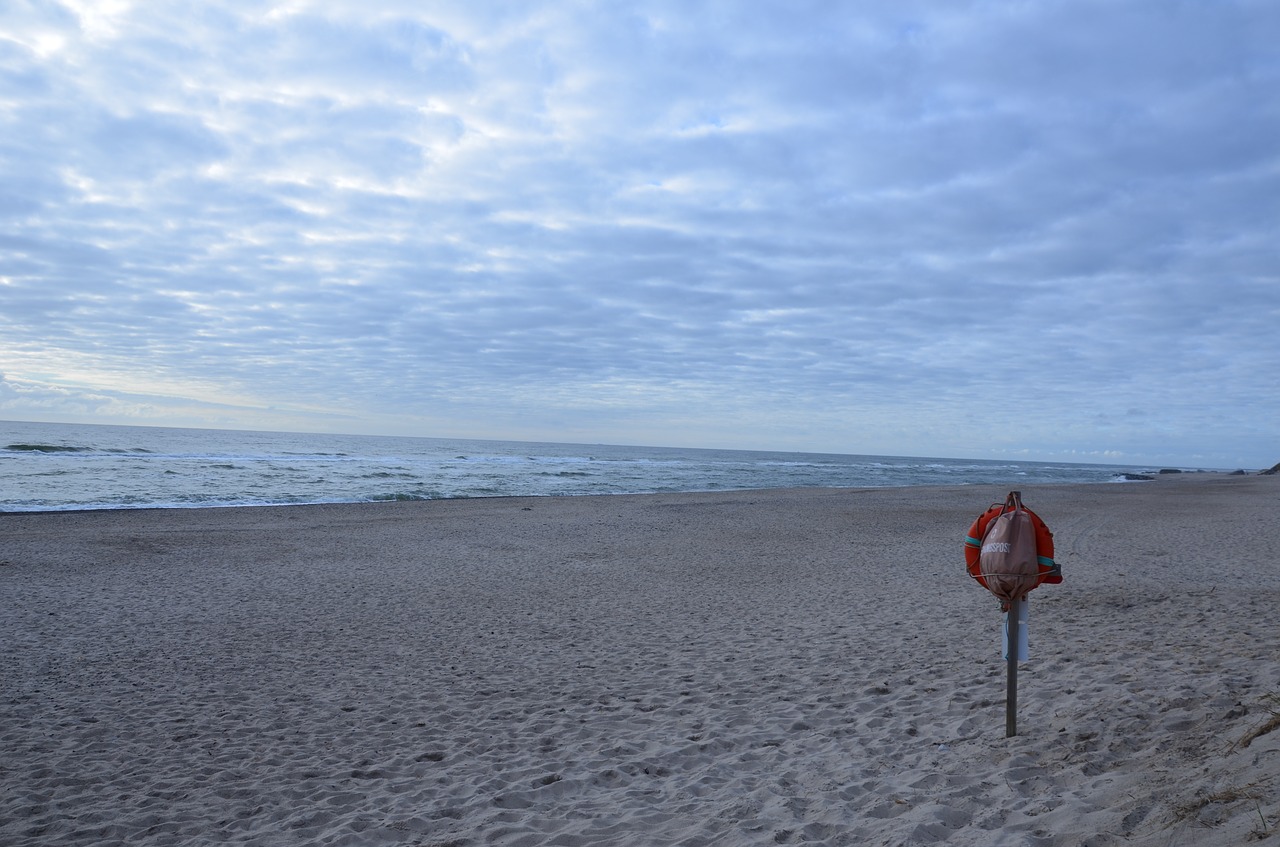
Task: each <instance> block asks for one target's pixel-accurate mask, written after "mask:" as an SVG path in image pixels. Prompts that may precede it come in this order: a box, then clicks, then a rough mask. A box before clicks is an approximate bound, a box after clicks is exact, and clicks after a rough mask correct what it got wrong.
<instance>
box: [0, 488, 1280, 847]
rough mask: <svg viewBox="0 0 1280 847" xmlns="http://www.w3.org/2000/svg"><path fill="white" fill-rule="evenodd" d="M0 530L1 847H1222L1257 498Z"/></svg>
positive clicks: (1252, 774) (914, 497) (41, 523)
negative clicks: (1037, 556)
mask: <svg viewBox="0 0 1280 847" xmlns="http://www.w3.org/2000/svg"><path fill="white" fill-rule="evenodd" d="M1004 493H1005V492H1004V491H1003V490H995V489H992V490H985V489H980V488H976V487H966V488H959V487H957V488H931V489H914V488H912V489H887V490H884V489H882V490H788V491H754V492H734V493H725V494H690V495H670V496H667V495H651V496H624V497H590V498H544V499H494V500H468V501H437V502H430V503H389V504H380V505H348V506H316V507H289V508H254V509H217V510H167V511H116V512H82V513H62V514H7V515H0V528H2V535H0V538H2V544H3V546H2V547H0V560H3V561H4V562H5V564H4V565H3V566H0V610H2V611H0V637H2V638H3V643H4V644H5V649H4V651H3V654H2V655H0V672H2V681H3V684H2V690H0V752H3V757H2V758H0V843H3V844H6V845H12V847H23V845H53V844H57V845H106V844H129V845H185V844H190V845H197V844H260V845H281V844H332V845H435V847H443V845H542V844H547V845H566V847H571V845H595V844H626V845H711V844H716V845H738V844H743V845H753V844H804V843H808V844H832V845H899V844H946V845H983V847H989V845H1017V846H1018V847H1023V845H1037V846H1039V845H1046V846H1047V845H1053V846H1054V847H1065V845H1095V847H1096V846H1097V845H1119V844H1125V845H1161V846H1162V847H1165V845H1197V846H1198V845H1209V847H1215V845H1222V847H1225V845H1241V844H1247V843H1250V841H1251V839H1253V838H1256V837H1258V836H1259V835H1262V834H1264V833H1265V834H1267V836H1268V837H1269V838H1270V839H1274V838H1276V837H1278V836H1276V835H1275V832H1276V830H1277V829H1280V731H1275V732H1264V733H1262V734H1259V735H1257V737H1256V738H1254V739H1252V740H1250V741H1249V743H1247V744H1246V743H1245V740H1246V739H1248V737H1249V736H1250V734H1252V733H1256V732H1258V731H1259V730H1261V729H1263V728H1265V726H1266V725H1267V722H1268V721H1269V720H1271V719H1272V716H1273V715H1274V714H1276V713H1277V712H1280V628H1277V626H1276V624H1275V616H1276V609H1277V608H1280V564H1277V556H1276V552H1275V551H1276V549H1277V548H1280V477H1257V476H1249V477H1241V476H1225V475H1216V474H1187V475H1182V476H1181V477H1179V478H1161V479H1159V480H1157V481H1156V482H1152V483H1141V484H1126V485H1098V486H1051V487H1029V488H1027V489H1026V490H1024V491H1023V497H1024V500H1025V501H1026V503H1027V504H1028V505H1029V506H1031V507H1032V508H1034V509H1036V511H1037V512H1039V513H1040V514H1041V515H1042V516H1043V517H1044V518H1045V520H1046V521H1047V522H1048V523H1049V525H1050V526H1051V527H1052V528H1053V530H1054V532H1055V535H1056V539H1057V544H1058V552H1059V555H1058V559H1059V561H1061V562H1062V564H1063V567H1064V571H1065V573H1066V582H1065V583H1064V584H1063V585H1061V586H1045V587H1042V588H1041V589H1039V590H1037V591H1036V592H1035V593H1034V594H1033V595H1032V600H1031V651H1032V652H1031V660H1030V661H1029V662H1027V663H1025V664H1024V665H1023V666H1022V668H1021V671H1020V685H1019V687H1020V708H1019V728H1020V734H1019V736H1017V737H1015V738H1012V739H1008V738H1005V737H1004V694H1005V679H1004V663H1003V661H1002V660H1001V658H1000V656H999V626H1000V614H999V611H998V608H997V604H996V601H995V600H994V599H993V598H992V597H991V596H990V595H988V594H987V593H986V592H985V591H983V590H982V589H981V588H979V587H978V586H976V585H975V584H974V583H973V582H972V581H971V580H970V579H968V577H967V576H965V574H964V569H963V564H962V561H963V560H962V554H961V542H962V540H963V534H964V530H965V529H966V528H967V527H968V525H969V522H970V521H971V520H972V519H973V517H974V516H975V515H976V514H977V513H978V512H980V511H981V510H982V509H983V508H985V507H986V506H987V505H988V504H989V503H990V502H992V501H994V500H999V499H1002V498H1003V495H1004Z"/></svg>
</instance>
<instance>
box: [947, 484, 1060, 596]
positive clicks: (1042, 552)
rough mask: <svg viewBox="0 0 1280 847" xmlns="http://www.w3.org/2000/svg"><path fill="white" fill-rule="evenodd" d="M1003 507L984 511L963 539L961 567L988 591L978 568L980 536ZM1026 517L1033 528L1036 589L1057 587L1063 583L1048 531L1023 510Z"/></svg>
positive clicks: (980, 553)
mask: <svg viewBox="0 0 1280 847" xmlns="http://www.w3.org/2000/svg"><path fill="white" fill-rule="evenodd" d="M1004 507H1005V504H1004V503H995V504H993V505H992V506H991V508H990V509H987V510H986V511H985V512H983V513H982V514H981V515H978V519H977V520H975V521H974V522H973V525H972V526H970V527H969V532H968V533H966V534H965V537H964V563H965V566H966V567H967V568H968V570H969V576H971V577H973V578H974V579H976V580H977V581H978V583H979V584H980V585H982V587H983V588H989V587H988V585H987V582H986V580H985V579H983V578H982V570H981V568H980V566H979V564H978V563H979V560H980V559H981V558H982V536H983V533H985V532H986V530H987V524H989V523H991V521H993V520H994V519H995V518H996V516H997V515H999V514H1000V512H1001V511H1002V510H1003V509H1004ZM1022 508H1023V510H1024V511H1026V513H1027V514H1028V515H1030V516H1031V524H1032V525H1033V526H1034V527H1035V528H1036V562H1037V564H1038V565H1039V566H1040V582H1038V583H1036V584H1037V585H1042V584H1044V583H1046V582H1047V583H1049V584H1050V585H1057V584H1058V583H1060V582H1062V568H1061V566H1059V565H1058V563H1057V562H1055V561H1054V560H1053V533H1052V532H1050V531H1049V527H1047V526H1045V522H1044V521H1042V520H1040V516H1039V515H1037V514H1036V513H1035V512H1033V511H1031V510H1030V509H1028V508H1027V507H1026V506H1023V507H1022Z"/></svg>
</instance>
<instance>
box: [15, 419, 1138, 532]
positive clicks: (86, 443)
mask: <svg viewBox="0 0 1280 847" xmlns="http://www.w3.org/2000/svg"><path fill="white" fill-rule="evenodd" d="M1151 473H1153V471H1152V469H1150V468H1141V467H1131V466H1126V465H1097V464H1077V463H1065V462H1021V461H1003V460H975V459H945V458H922V457H910V456H858V455H844V454H832V453H792V452H768V451H755V450H702V449H691V448H679V447H628V446H619V445H609V444H554V443H541V442H525V441H480V440H469V439H453V438H413V437H395V436H374V435H323V434H316V433H293V432H246V431H235V430H210V429H173V428H165V427H137V426H103V425H88V424H60V423H26V422H3V421H0V512H33V511H59V510H79V509H139V508H161V509H176V508H194V507H212V506H265V505H290V504H305V503H365V502H378V501H395V500H439V499H450V498H464V497H509V496H537V497H564V496H581V495H591V494H648V493H657V492H694V491H726V490H743V489H758V488H807V487H815V488H866V487H875V488H882V487H897V486H912V485H997V486H1001V487H1003V486H1016V485H1027V484H1044V483H1108V482H1124V481H1129V480H1132V479H1133V478H1135V477H1138V476H1142V475H1149V474H1151Z"/></svg>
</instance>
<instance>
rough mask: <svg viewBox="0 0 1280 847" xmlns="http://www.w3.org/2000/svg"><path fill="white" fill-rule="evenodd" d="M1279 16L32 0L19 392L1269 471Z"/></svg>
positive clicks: (1142, 7)
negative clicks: (34, 0) (56, 0)
mask: <svg viewBox="0 0 1280 847" xmlns="http://www.w3.org/2000/svg"><path fill="white" fill-rule="evenodd" d="M1277 43H1280V7H1277V6H1276V5H1275V4H1274V3H1271V2H1269V0H1256V2H1251V1H1250V0H1224V2H1219V3H1169V2H1165V0H1132V2H1125V3H1114V2H1101V0H1098V2H1091V0H1071V2H1065V0H1063V1H1062V2H1044V3H1035V4H1010V3H1003V2H958V3H948V4H937V3H912V2H896V1H895V2H882V3H860V4H833V3H825V2H808V3H806V2H785V3H784V2H776V3H775V2H762V3H728V2H711V3H699V4H687V3H679V2H646V0H635V2H627V3H621V2H595V3H592V2H587V3H583V2H556V1H555V0H552V2H545V3H537V4H510V3H486V2H477V0H470V1H469V2H465V3H462V2H459V3H450V2H442V3H432V4H420V3H411V2H379V3H372V4H371V3H357V2H343V1H342V0H328V1H327V2H305V0H304V1H303V2H292V3H288V4H279V5H271V4H264V3H251V2H221V3H194V4H192V3H168V2H148V3H136V4H130V3H127V2H117V3H100V2H91V0H81V1H80V2H71V0H66V1H65V2H61V3H57V2H27V0H17V1H16V2H9V3H7V4H5V6H4V9H3V10H2V11H0V127H2V130H3V131H2V132H0V181H2V183H3V185H2V187H0V218H2V219H3V227H0V357H2V359H0V366H2V367H3V368H4V370H5V374H6V378H5V379H4V380H3V381H2V382H0V416H3V417H11V418H26V419H37V420H39V419H45V420H47V419H62V420H100V421H104V422H138V423H162V424H178V425H213V426H236V427H272V428H289V429H328V430H348V431H366V432H397V433H410V434H421V435H472V436H481V437H485V436H496V437H513V438H528V439H549V440H562V441H569V440H592V441H620V442H631V443H636V442H640V443H665V444H687V445H696V446H742V447H761V448H778V449H800V450H831V451H841V452H870V453H907V454H925V455H953V456H985V455H994V456H1012V457H1028V458H1058V459H1066V460H1070V459H1076V460H1081V461H1088V460H1091V459H1099V460H1108V461H1112V460H1114V461H1133V462H1135V463H1137V462H1148V461H1152V462H1154V461H1162V462H1171V463H1172V462H1178V463H1184V464H1208V465H1215V466H1234V465H1247V466H1253V467H1257V466H1264V465H1270V464H1271V463H1273V462H1274V461H1275V458H1276V457H1275V453H1276V452H1277V450H1280V446H1278V445H1277V439H1276V425H1275V423H1274V422H1275V421H1276V420H1280V390H1277V389H1278V388H1280V386H1278V385H1277V375H1280V351H1278V346H1277V344H1276V343H1275V340H1274V338H1275V327H1276V324H1277V319H1278V318H1280V279H1278V272H1277V270H1276V269H1277V267H1280V262H1278V261H1277V260H1278V259H1280V256H1278V255H1277V252H1278V251H1277V247H1276V239H1275V233H1276V232H1277V230H1278V226H1277V224H1280V208H1278V206H1280V153H1277V150H1276V147H1275V143H1274V142H1275V139H1276V138H1280V106H1278V105H1277V103H1276V99H1275V97H1274V96H1273V94H1274V91H1275V90H1277V86H1278V85H1280V58H1278V57H1280V54H1277V52H1276V51H1275V49H1274V45H1275V44H1277Z"/></svg>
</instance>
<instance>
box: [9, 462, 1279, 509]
mask: <svg viewBox="0 0 1280 847" xmlns="http://www.w3.org/2000/svg"><path fill="white" fill-rule="evenodd" d="M1266 475H1267V474H1266V473H1264V472H1263V471H1245V472H1241V471H1238V470H1237V471H1225V470H1178V471H1155V472H1153V473H1152V474H1150V475H1144V476H1143V477H1142V478H1126V479H1109V480H1100V481H1097V482H1036V483H1021V484H1022V485H1025V486H1026V487H1028V488H1059V487H1062V486H1084V487H1094V486H1098V485H1130V484H1142V483H1148V482H1159V481H1161V480H1173V479H1178V478H1182V477H1192V478H1202V477H1224V476H1229V477H1240V476H1247V477H1251V476H1266ZM1125 476H1130V475H1128V474H1126V475H1125ZM1018 484H1019V483H1017V482H1016V481H1010V482H1009V483H1002V484H999V485H997V484H992V483H955V484H951V485H937V484H928V485H883V486H819V485H811V486H790V487H768V488H715V489H706V490H690V491H643V492H607V493H582V494H562V493H551V494H485V495H468V496H459V497H395V498H392V497H388V498H386V499H376V500H321V501H315V502H299V503H225V504H191V505H188V504H165V505H143V506H130V505H120V506H91V507H83V508H82V507H68V508H60V509H13V510H10V509H4V508H0V516H5V515H56V514H66V513H77V514H79V513H84V512H146V511H187V510H200V509H210V510H221V509H270V508H280V509H291V508H296V507H322V506H377V505H384V504H393V503H436V502H442V501H452V500H504V499H530V500H542V499H555V498H571V499H572V498H580V497H666V496H675V497H678V496H682V495H699V494H749V493H752V492H757V491H765V492H768V491H797V492H799V491H864V490H866V491H896V490H899V489H907V490H923V491H929V490H932V489H951V488H959V489H970V490H972V489H978V488H988V489H993V490H994V489H998V488H1001V487H1002V486H1008V485H1018Z"/></svg>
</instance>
